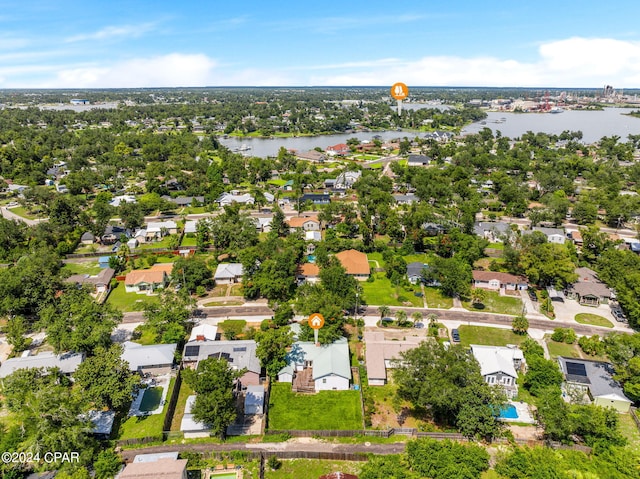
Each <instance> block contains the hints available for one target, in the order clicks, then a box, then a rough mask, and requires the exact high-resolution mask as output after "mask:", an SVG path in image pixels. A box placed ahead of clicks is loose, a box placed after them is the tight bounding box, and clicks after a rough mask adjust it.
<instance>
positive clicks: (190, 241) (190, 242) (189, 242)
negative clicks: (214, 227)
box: [180, 236, 198, 246]
mask: <svg viewBox="0 0 640 479" xmlns="http://www.w3.org/2000/svg"><path fill="white" fill-rule="evenodd" d="M197 244H198V240H197V238H189V237H187V236H184V237H183V238H182V242H181V243H180V246H197Z"/></svg>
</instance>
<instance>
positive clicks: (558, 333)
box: [551, 328, 567, 343]
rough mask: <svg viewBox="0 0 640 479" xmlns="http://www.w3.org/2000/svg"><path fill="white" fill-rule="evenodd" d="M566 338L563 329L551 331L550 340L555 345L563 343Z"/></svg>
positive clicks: (565, 331) (565, 332)
mask: <svg viewBox="0 0 640 479" xmlns="http://www.w3.org/2000/svg"><path fill="white" fill-rule="evenodd" d="M566 337H567V330H566V329H565V328H556V329H554V330H553V334H552V335H551V339H552V340H553V341H555V342H556V343H564V340H565V339H566Z"/></svg>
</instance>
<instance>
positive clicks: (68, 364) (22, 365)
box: [0, 352, 84, 378]
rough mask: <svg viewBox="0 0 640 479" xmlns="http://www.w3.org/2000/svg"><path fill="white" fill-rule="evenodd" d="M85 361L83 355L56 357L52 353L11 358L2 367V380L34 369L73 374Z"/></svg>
mask: <svg viewBox="0 0 640 479" xmlns="http://www.w3.org/2000/svg"><path fill="white" fill-rule="evenodd" d="M83 360H84V354H81V353H64V354H58V355H55V354H53V353H51V352H47V353H40V354H37V355H35V356H26V357H19V358H11V359H7V360H6V361H5V362H4V363H2V366H0V378H6V377H7V376H9V375H10V374H12V373H13V372H14V371H17V370H18V369H34V368H45V369H46V368H58V369H60V371H62V373H63V374H72V373H74V372H75V370H76V369H78V366H80V363H82V361H83Z"/></svg>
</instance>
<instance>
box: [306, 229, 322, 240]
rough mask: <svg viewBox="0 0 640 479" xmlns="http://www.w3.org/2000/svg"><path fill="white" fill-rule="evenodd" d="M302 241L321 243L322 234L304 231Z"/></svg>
mask: <svg viewBox="0 0 640 479" xmlns="http://www.w3.org/2000/svg"><path fill="white" fill-rule="evenodd" d="M304 240H305V241H316V242H319V241H322V233H320V231H306V232H305V233H304Z"/></svg>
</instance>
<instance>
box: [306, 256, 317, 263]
mask: <svg viewBox="0 0 640 479" xmlns="http://www.w3.org/2000/svg"><path fill="white" fill-rule="evenodd" d="M307 261H308V262H309V263H315V262H316V255H314V254H308V255H307Z"/></svg>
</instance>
